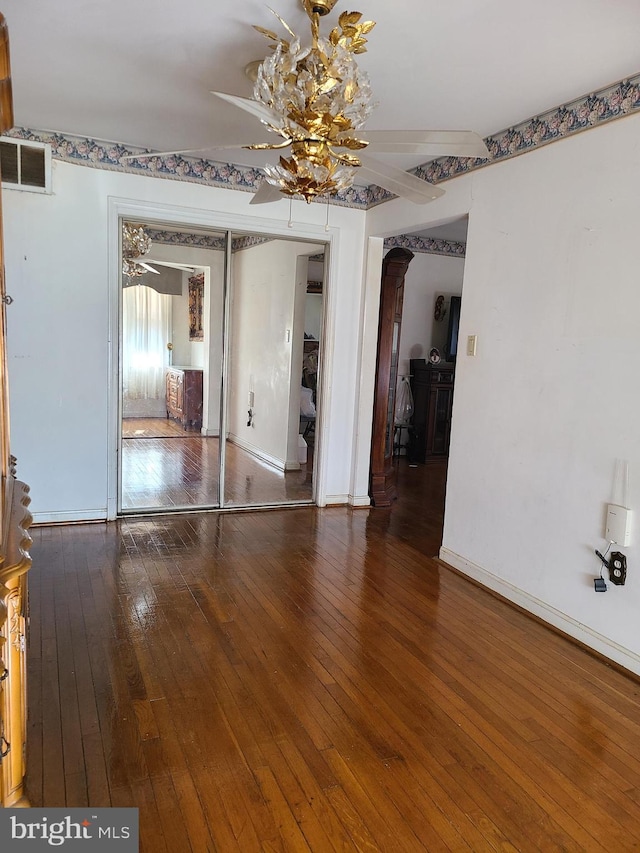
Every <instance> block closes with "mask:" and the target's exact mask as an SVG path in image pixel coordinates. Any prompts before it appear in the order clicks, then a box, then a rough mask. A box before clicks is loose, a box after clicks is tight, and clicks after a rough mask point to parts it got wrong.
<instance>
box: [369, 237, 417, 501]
mask: <svg viewBox="0 0 640 853" xmlns="http://www.w3.org/2000/svg"><path fill="white" fill-rule="evenodd" d="M412 258H413V252H410V251H409V250H408V249H391V251H389V252H388V253H387V254H386V256H385V258H384V260H383V262H382V282H381V285H380V319H379V323H378V353H377V357H376V384H375V394H374V402H373V429H372V435H371V474H370V491H371V499H372V501H373V504H374V506H389V505H390V504H391V502H392V501H393V500H395V498H396V486H395V473H394V470H395V469H394V466H393V437H394V436H393V433H394V424H393V420H394V418H393V409H394V408H395V391H396V382H397V375H398V351H399V347H400V332H401V323H402V303H403V299H404V277H405V274H406V272H407V268H408V266H409V263H410V262H411V259H412ZM394 332H395V334H396V353H395V361H394V349H393V344H394ZM390 412H391V414H390ZM389 419H390V420H391V422H389ZM389 431H390V434H389Z"/></svg>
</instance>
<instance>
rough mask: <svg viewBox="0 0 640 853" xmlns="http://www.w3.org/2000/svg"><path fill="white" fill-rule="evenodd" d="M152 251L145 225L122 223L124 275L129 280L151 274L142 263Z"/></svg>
mask: <svg viewBox="0 0 640 853" xmlns="http://www.w3.org/2000/svg"><path fill="white" fill-rule="evenodd" d="M150 249H151V238H150V237H149V235H148V234H147V233H146V231H145V230H144V225H134V224H133V223H132V222H123V223H122V274H123V275H126V276H127V277H128V278H129V279H132V278H138V277H139V276H141V275H144V274H145V273H147V272H149V269H148V268H147V269H145V267H144V266H143V265H142V264H141V263H140V258H143V257H144V256H145V255H147V254H148V253H149V251H150Z"/></svg>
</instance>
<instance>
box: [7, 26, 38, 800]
mask: <svg viewBox="0 0 640 853" xmlns="http://www.w3.org/2000/svg"><path fill="white" fill-rule="evenodd" d="M12 126H13V109H12V99H11V76H10V70H9V38H8V34H7V26H6V23H5V20H4V17H3V16H2V15H0V133H4V131H6V130H8V129H9V128H10V127H12ZM0 299H1V301H0V806H28V805H29V803H28V802H27V801H26V799H25V797H24V783H23V779H24V774H25V751H26V739H27V660H26V655H27V638H26V633H27V622H28V607H27V572H28V571H29V568H30V566H31V557H30V556H29V550H28V549H29V547H30V545H31V538H30V536H29V533H28V528H29V525H30V524H31V520H32V519H31V514H30V513H29V510H28V506H29V489H28V487H27V486H26V485H25V484H24V483H21V482H19V481H18V480H16V476H15V475H16V472H15V463H16V460H15V458H14V457H13V456H11V454H10V451H9V404H8V401H9V393H8V377H7V355H6V342H5V329H6V318H5V305H6V304H7V303H8V302H9V297H7V294H6V290H5V280H4V264H3V256H2V229H1V219H0Z"/></svg>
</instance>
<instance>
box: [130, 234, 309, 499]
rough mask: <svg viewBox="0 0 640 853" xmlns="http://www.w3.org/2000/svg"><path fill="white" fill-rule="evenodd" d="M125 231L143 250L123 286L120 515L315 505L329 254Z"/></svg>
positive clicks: (235, 238) (243, 237)
mask: <svg viewBox="0 0 640 853" xmlns="http://www.w3.org/2000/svg"><path fill="white" fill-rule="evenodd" d="M127 221H129V220H127ZM134 224H135V225H138V226H143V227H144V231H145V234H146V235H147V236H149V238H150V240H151V247H150V249H149V251H148V252H147V253H146V254H145V255H144V257H143V258H142V260H143V262H144V264H145V271H144V272H143V273H141V274H140V275H137V276H130V275H129V276H127V275H123V276H122V289H121V311H120V332H121V333H120V359H119V387H120V412H121V417H120V442H119V446H120V454H119V458H120V464H119V477H118V483H119V490H118V512H119V513H120V514H133V513H143V512H144V513H146V512H159V511H162V512H166V511H172V510H190V509H218V508H219V509H224V508H232V507H233V508H241V507H260V506H272V505H273V506H276V505H286V504H300V503H311V502H313V500H314V497H315V495H314V459H315V455H316V446H315V444H316V442H315V421H316V416H317V411H318V409H317V407H318V406H319V405H320V400H319V391H318V389H319V385H318V376H319V373H320V369H321V348H322V317H323V302H322V291H323V289H324V254H325V247H324V245H323V244H318V243H311V242H306V241H299V240H291V239H282V238H278V237H265V236H264V235H256V234H245V233H239V232H233V233H231V232H222V231H220V232H217V231H211V230H202V229H195V228H191V227H188V226H184V225H180V226H168V225H166V224H163V225H162V227H159V226H154V224H153V223H151V224H150V223H148V222H145V223H139V222H135V223H134ZM123 227H124V220H121V229H122V228H123ZM124 248H126V247H124ZM152 270H153V271H152ZM310 281H311V282H312V284H311V285H310V283H309V282H310ZM318 282H319V285H318ZM310 287H316V288H318V287H319V290H320V292H319V293H315V294H313V295H314V296H315V297H316V300H318V299H319V303H318V304H316V305H315V306H314V309H315V310H314V311H311V313H310V312H309V308H308V304H307V302H308V299H309V296H310V295H311V294H308V293H307V291H308V289H309V288H310ZM312 321H313V324H312V325H311V326H310V325H309V323H310V322H312ZM310 386H312V387H310ZM305 399H306V400H307V403H308V405H307V409H306V410H305V411H306V413H307V414H306V416H305V415H303V414H302V411H303V408H304V406H303V402H304V400H305Z"/></svg>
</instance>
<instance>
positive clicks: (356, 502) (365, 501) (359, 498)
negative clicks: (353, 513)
mask: <svg viewBox="0 0 640 853" xmlns="http://www.w3.org/2000/svg"><path fill="white" fill-rule="evenodd" d="M349 506H353V507H357V508H358V509H361V508H363V507H367V506H371V498H370V497H369V495H349Z"/></svg>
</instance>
